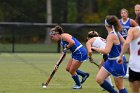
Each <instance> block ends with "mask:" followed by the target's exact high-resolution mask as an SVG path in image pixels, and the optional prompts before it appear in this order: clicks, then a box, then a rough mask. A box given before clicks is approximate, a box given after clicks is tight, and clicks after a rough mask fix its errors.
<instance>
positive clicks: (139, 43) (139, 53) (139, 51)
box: [138, 41, 140, 56]
mask: <svg viewBox="0 0 140 93" xmlns="http://www.w3.org/2000/svg"><path fill="white" fill-rule="evenodd" d="M138 45H140V41H139V42H138ZM138 55H139V56H140V49H139V50H138Z"/></svg>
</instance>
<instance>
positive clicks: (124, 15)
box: [120, 8, 137, 78]
mask: <svg viewBox="0 0 140 93" xmlns="http://www.w3.org/2000/svg"><path fill="white" fill-rule="evenodd" d="M128 14H129V13H128V10H126V9H125V8H123V9H121V11H120V15H121V19H120V24H121V26H122V29H121V31H120V34H121V35H122V36H123V38H124V39H126V37H127V33H128V30H129V29H130V28H131V27H135V26H137V23H136V22H135V20H133V19H131V18H129V17H128ZM128 53H129V50H128ZM128 77H129V74H128V68H127V73H126V75H125V76H124V78H128Z"/></svg>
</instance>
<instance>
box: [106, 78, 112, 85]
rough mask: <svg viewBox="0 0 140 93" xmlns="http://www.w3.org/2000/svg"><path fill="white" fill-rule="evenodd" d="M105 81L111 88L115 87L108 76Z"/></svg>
mask: <svg viewBox="0 0 140 93" xmlns="http://www.w3.org/2000/svg"><path fill="white" fill-rule="evenodd" d="M105 80H106V81H107V82H108V83H109V84H110V85H111V86H113V84H112V81H111V77H110V76H108V77H107V78H106V79H105Z"/></svg>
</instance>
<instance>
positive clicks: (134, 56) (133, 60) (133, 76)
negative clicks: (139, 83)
mask: <svg viewBox="0 0 140 93" xmlns="http://www.w3.org/2000/svg"><path fill="white" fill-rule="evenodd" d="M138 28H139V30H140V27H139V26H138ZM130 53H131V55H130V58H129V74H130V77H129V81H130V82H133V81H135V80H140V62H139V61H140V37H139V38H137V39H135V40H133V41H132V42H131V43H130Z"/></svg>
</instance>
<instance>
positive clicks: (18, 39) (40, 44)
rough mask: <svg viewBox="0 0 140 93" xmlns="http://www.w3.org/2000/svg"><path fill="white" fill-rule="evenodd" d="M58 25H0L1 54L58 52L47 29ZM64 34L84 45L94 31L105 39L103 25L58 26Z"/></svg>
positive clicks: (105, 33) (57, 44) (6, 23)
mask: <svg viewBox="0 0 140 93" xmlns="http://www.w3.org/2000/svg"><path fill="white" fill-rule="evenodd" d="M56 25H58V24H46V23H18V22H1V23H0V51H1V52H42V53H43V52H44V53H47V52H60V50H61V49H60V46H59V43H58V42H55V41H52V40H51V39H50V37H49V35H48V29H50V28H51V27H54V26H56ZM59 25H60V26H62V27H63V29H64V31H65V32H66V33H69V34H71V35H73V36H74V37H76V38H77V39H78V40H79V41H80V42H81V43H83V44H85V42H86V37H87V33H88V31H91V30H96V31H97V32H98V33H99V34H100V36H101V37H104V38H106V35H107V31H106V30H105V27H104V24H68V23H67V24H66V23H63V24H59Z"/></svg>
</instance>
